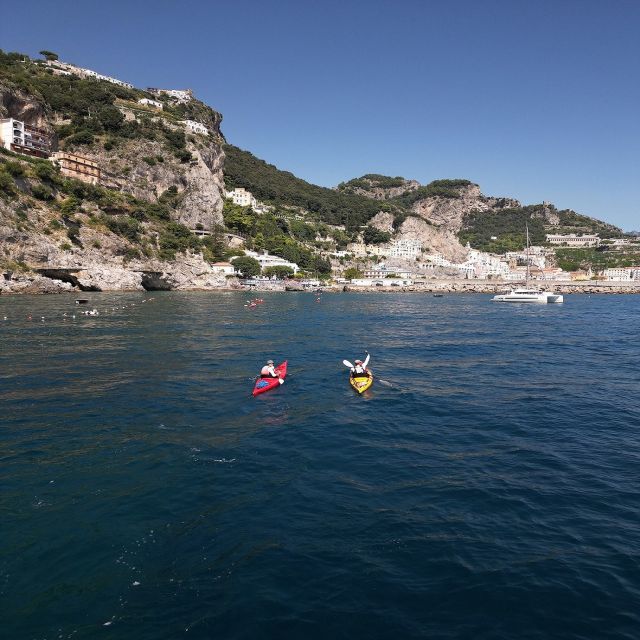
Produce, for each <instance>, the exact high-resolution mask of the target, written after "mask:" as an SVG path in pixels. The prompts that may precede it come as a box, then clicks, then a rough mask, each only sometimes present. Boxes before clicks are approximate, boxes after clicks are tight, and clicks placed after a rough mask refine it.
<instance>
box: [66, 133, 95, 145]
mask: <svg viewBox="0 0 640 640" xmlns="http://www.w3.org/2000/svg"><path fill="white" fill-rule="evenodd" d="M67 144H68V145H85V144H93V134H92V133H91V131H88V130H87V129H83V130H82V131H78V133H74V134H73V135H72V136H69V137H68V138H67Z"/></svg>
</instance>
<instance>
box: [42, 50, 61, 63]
mask: <svg viewBox="0 0 640 640" xmlns="http://www.w3.org/2000/svg"><path fill="white" fill-rule="evenodd" d="M40 55H41V56H44V57H45V58H46V59H47V60H52V61H53V60H57V59H58V54H57V53H53V51H47V50H46V49H43V50H42V51H41V52H40Z"/></svg>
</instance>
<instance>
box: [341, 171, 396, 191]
mask: <svg viewBox="0 0 640 640" xmlns="http://www.w3.org/2000/svg"><path fill="white" fill-rule="evenodd" d="M406 182H407V181H406V180H405V179H404V178H403V177H402V176H396V177H395V178H392V177H391V176H383V175H380V174H379V173H367V174H365V175H363V176H361V177H359V178H353V179H352V180H348V181H347V182H341V183H340V184H339V185H338V191H345V192H353V191H354V190H355V189H365V190H368V189H373V188H380V189H393V188H396V187H402V186H403V185H404V184H406Z"/></svg>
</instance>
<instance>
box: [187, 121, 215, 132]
mask: <svg viewBox="0 0 640 640" xmlns="http://www.w3.org/2000/svg"><path fill="white" fill-rule="evenodd" d="M184 124H185V126H186V127H187V129H189V131H191V132H193V133H201V134H202V135H203V136H208V135H209V129H207V127H205V126H204V125H203V124H202V123H201V122H196V121H195V120H184Z"/></svg>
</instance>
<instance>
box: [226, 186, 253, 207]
mask: <svg viewBox="0 0 640 640" xmlns="http://www.w3.org/2000/svg"><path fill="white" fill-rule="evenodd" d="M225 197H226V198H227V199H228V200H232V201H233V204H237V205H239V206H240V207H255V206H256V205H257V204H258V201H257V200H256V199H255V198H254V197H253V194H252V193H251V191H247V190H246V189H245V188H244V187H238V188H237V189H234V190H233V191H227V192H226V194H225Z"/></svg>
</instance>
